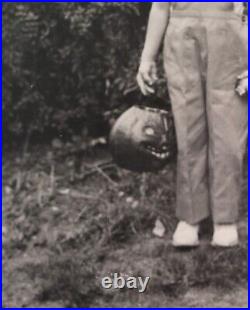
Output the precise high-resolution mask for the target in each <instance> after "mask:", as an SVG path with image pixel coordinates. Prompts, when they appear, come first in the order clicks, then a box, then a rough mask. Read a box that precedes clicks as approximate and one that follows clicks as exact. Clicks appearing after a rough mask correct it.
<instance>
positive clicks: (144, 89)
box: [137, 72, 154, 96]
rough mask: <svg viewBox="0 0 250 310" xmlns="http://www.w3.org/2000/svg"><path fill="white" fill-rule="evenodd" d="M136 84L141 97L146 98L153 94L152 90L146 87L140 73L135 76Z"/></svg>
mask: <svg viewBox="0 0 250 310" xmlns="http://www.w3.org/2000/svg"><path fill="white" fill-rule="evenodd" d="M137 83H138V85H139V88H140V90H141V92H142V93H143V95H145V96H147V95H149V94H153V93H154V89H153V88H152V87H150V86H149V85H147V83H146V82H145V79H144V77H143V76H142V74H141V73H140V72H139V73H138V75H137Z"/></svg>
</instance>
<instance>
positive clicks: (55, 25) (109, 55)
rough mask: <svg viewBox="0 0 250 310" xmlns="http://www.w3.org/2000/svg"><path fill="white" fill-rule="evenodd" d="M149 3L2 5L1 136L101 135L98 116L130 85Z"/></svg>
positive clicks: (101, 121) (101, 122)
mask: <svg viewBox="0 0 250 310" xmlns="http://www.w3.org/2000/svg"><path fill="white" fill-rule="evenodd" d="M149 6H150V4H149V3H137V2H133V3H129V2H124V3H123V2H121V3H120V2H119V3H118V2H109V3H105V2H86V3H6V4H4V5H3V47H4V48H3V49H4V51H3V70H4V80H3V85H4V87H3V88H4V89H3V90H4V104H3V113H4V122H3V127H4V136H5V138H8V140H10V139H9V138H10V135H14V136H17V137H21V136H24V135H27V134H33V133H39V134H40V135H41V134H43V135H44V134H45V133H50V135H51V134H53V135H55V134H60V135H61V137H62V138H65V139H68V138H69V137H71V135H72V134H81V135H82V134H85V135H87V136H88V135H90V136H98V135H100V134H103V133H105V130H108V124H105V122H104V113H105V112H106V111H109V110H112V109H113V108H114V107H116V106H118V103H121V102H122V98H123V97H124V94H126V93H127V92H129V91H130V89H133V88H134V87H135V74H136V70H137V65H138V58H139V54H140V50H141V46H142V43H143V39H144V32H145V26H146V20H147V15H148V11H149ZM110 117H111V115H109V116H108V119H109V118H110Z"/></svg>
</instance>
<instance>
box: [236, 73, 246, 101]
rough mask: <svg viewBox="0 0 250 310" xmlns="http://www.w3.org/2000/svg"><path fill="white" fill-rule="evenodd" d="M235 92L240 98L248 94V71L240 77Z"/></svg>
mask: <svg viewBox="0 0 250 310" xmlns="http://www.w3.org/2000/svg"><path fill="white" fill-rule="evenodd" d="M235 90H236V92H237V93H238V94H239V95H240V96H243V95H245V94H246V93H247V92H248V70H246V71H245V72H243V73H242V74H241V75H239V76H238V78H237V86H236V89H235Z"/></svg>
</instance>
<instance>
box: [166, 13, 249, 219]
mask: <svg viewBox="0 0 250 310" xmlns="http://www.w3.org/2000/svg"><path fill="white" fill-rule="evenodd" d="M247 28H248V27H247V23H243V22H242V20H241V17H240V16H238V15H236V14H235V13H234V12H212V14H210V15H209V14H208V13H206V14H204V15H203V14H202V12H198V11H197V12H195V11H192V12H191V13H190V14H187V12H185V11H179V12H178V11H173V12H172V15H171V17H170V23H169V26H168V28H167V32H166V37H165V42H164V64H165V71H166V75H167V81H168V88H169V94H170V98H171V102H172V108H173V113H174V119H175V125H176V132H177V142H178V172H177V217H178V218H179V219H180V220H184V221H186V222H188V223H190V224H194V223H198V222H200V221H201V220H202V219H204V218H206V217H208V216H210V215H211V216H212V218H213V221H214V223H217V224H227V223H228V224H229V223H234V222H236V221H237V216H238V210H239V203H240V196H241V179H242V168H243V167H242V166H243V156H244V152H245V147H246V141H247V119H248V117H247V97H246V96H245V97H240V96H239V95H238V94H237V93H236V92H235V86H236V82H237V76H239V75H240V74H242V73H243V71H245V70H247V68H248V67H247V66H248V64H247V60H248V54H247V42H248V29H247Z"/></svg>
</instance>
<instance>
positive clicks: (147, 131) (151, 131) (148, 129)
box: [144, 127, 155, 136]
mask: <svg viewBox="0 0 250 310" xmlns="http://www.w3.org/2000/svg"><path fill="white" fill-rule="evenodd" d="M144 130H145V134H146V135H148V136H153V135H154V134H155V131H154V129H153V128H152V127H146V128H145V129H144Z"/></svg>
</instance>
